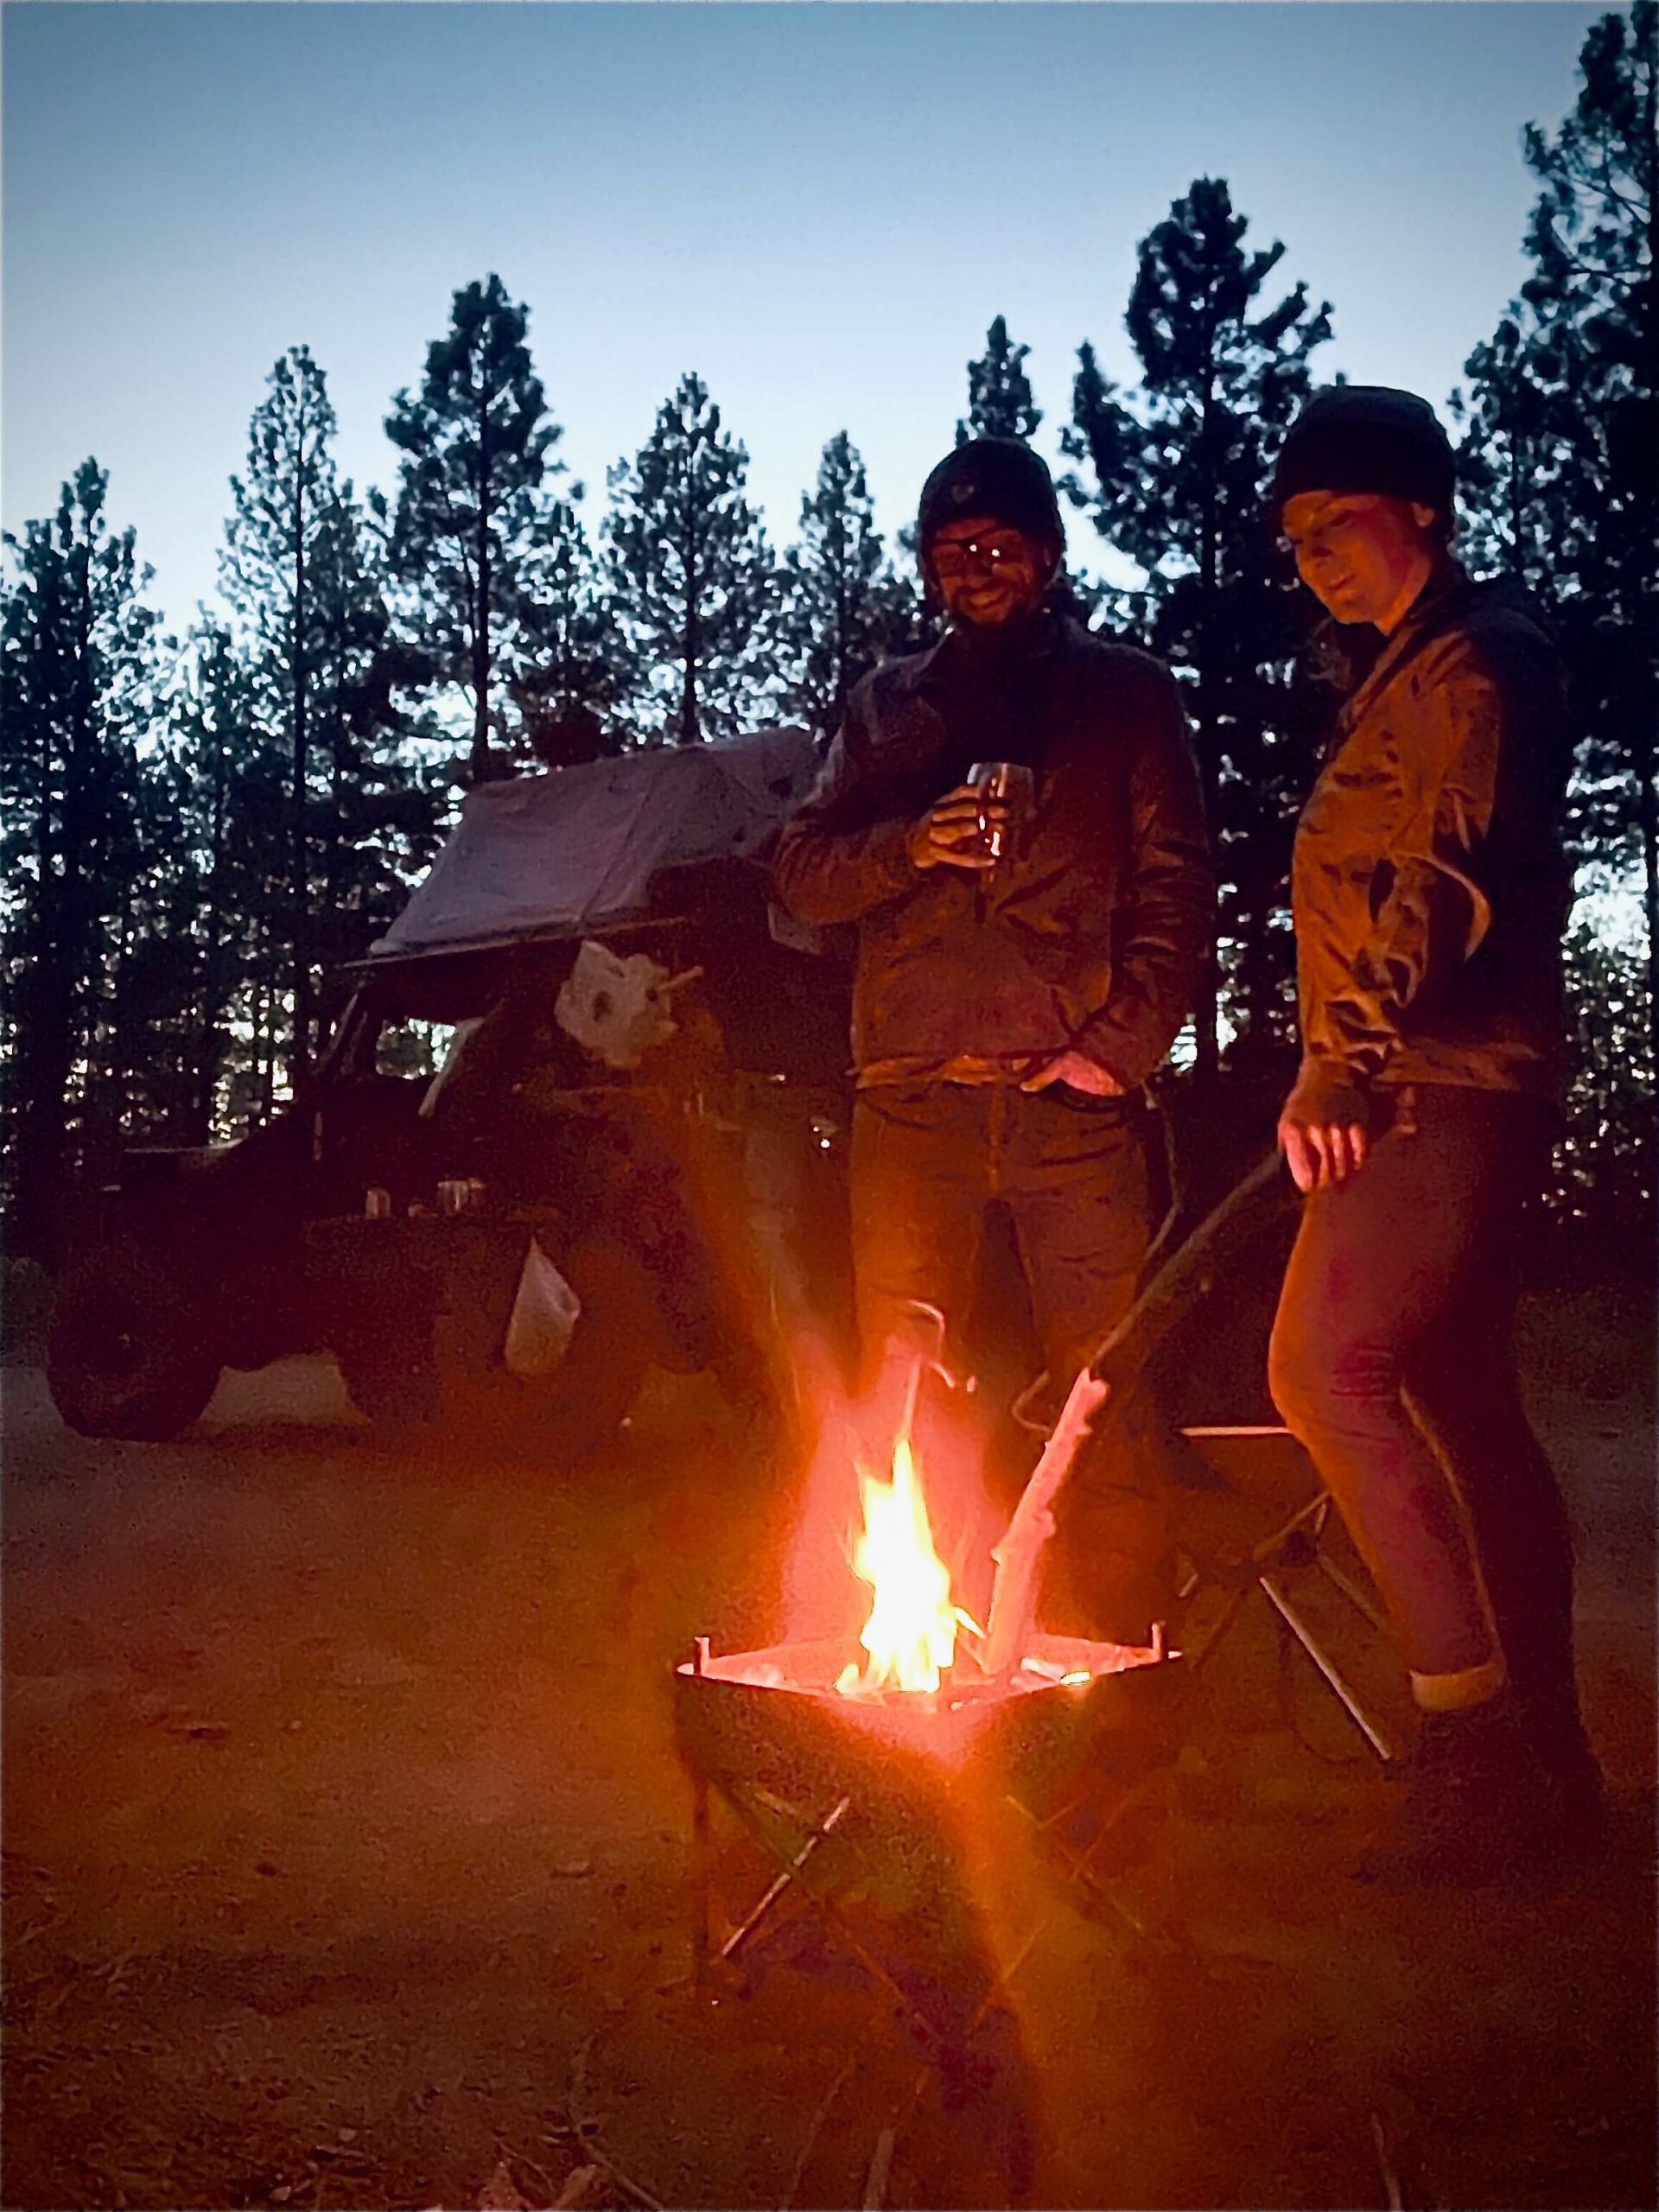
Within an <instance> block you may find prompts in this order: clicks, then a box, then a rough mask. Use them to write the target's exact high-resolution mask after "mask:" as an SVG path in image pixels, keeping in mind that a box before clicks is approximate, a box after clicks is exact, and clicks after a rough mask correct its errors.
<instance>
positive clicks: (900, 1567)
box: [836, 1436, 985, 1697]
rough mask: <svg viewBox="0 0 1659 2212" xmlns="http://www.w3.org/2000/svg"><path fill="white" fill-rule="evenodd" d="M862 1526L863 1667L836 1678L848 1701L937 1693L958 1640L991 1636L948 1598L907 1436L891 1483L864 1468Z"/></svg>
mask: <svg viewBox="0 0 1659 2212" xmlns="http://www.w3.org/2000/svg"><path fill="white" fill-rule="evenodd" d="M858 1486H859V1495H860V1497H861V1500H862V1503H863V1507H864V1526H863V1528H862V1529H861V1531H860V1533H859V1537H858V1541H857V1543H856V1544H855V1547H854V1549H853V1571H854V1573H855V1574H856V1575H857V1576H858V1577H859V1579H860V1580H861V1581H863V1582H868V1584H869V1586H870V1589H871V1591H872V1592H873V1593H874V1594H873V1596H872V1598H871V1601H870V1615H869V1618H868V1620H867V1621H866V1622H865V1624H864V1626H863V1629H862V1630H861V1633H860V1636H859V1639H858V1640H859V1642H860V1643H861V1644H862V1645H863V1647H864V1649H865V1650H866V1651H867V1652H868V1655H869V1656H868V1658H867V1659H866V1661H865V1662H864V1664H863V1665H862V1667H861V1666H860V1665H859V1664H858V1662H857V1661H856V1660H849V1662H848V1663H847V1665H846V1666H845V1667H844V1668H843V1669H842V1671H841V1673H840V1675H838V1676H837V1677H836V1688H837V1689H838V1690H839V1691H840V1692H841V1693H842V1695H843V1696H845V1697H855V1696H857V1695H858V1694H860V1693H861V1692H868V1691H872V1690H886V1689H889V1688H891V1689H898V1690H937V1689H938V1687H939V1683H940V1681H941V1679H942V1677H943V1676H944V1675H947V1674H948V1673H949V1672H950V1669H951V1666H952V1664H953V1663H954V1662H955V1659H956V1652H957V1631H958V1630H961V1629H966V1630H968V1631H969V1634H970V1635H972V1636H976V1637H981V1638H983V1636H984V1633H985V1631H984V1630H983V1629H982V1628H981V1627H980V1626H979V1624H978V1623H977V1622H976V1621H975V1620H974V1619H973V1618H971V1616H970V1615H969V1614H967V1613H965V1612H963V1609H962V1607H961V1606H960V1605H957V1603H956V1601H955V1599H953V1598H952V1596H951V1594H950V1569H949V1568H948V1567H946V1566H945V1564H944V1560H942V1559H941V1558H940V1557H939V1555H938V1551H937V1550H936V1549H935V1548H934V1543H933V1529H932V1524H931V1522H930V1521H929V1519H928V1513H927V1500H926V1498H925V1497H924V1496H923V1493H922V1484H921V1478H920V1475H919V1474H918V1471H917V1465H916V1454H915V1451H914V1448H913V1446H912V1443H911V1440H910V1438H909V1437H908V1436H900V1437H899V1439H898V1440H897V1442H896V1443H895V1444H894V1446H893V1479H892V1480H891V1482H885V1483H884V1482H883V1481H882V1480H881V1478H880V1476H878V1475H871V1474H868V1473H867V1472H865V1471H862V1470H861V1471H860V1474H859V1485H858Z"/></svg>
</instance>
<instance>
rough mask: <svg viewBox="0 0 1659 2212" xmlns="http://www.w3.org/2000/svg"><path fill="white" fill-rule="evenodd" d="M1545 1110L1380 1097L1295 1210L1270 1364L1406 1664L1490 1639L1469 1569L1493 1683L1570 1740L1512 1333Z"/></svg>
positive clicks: (1449, 1097)
mask: <svg viewBox="0 0 1659 2212" xmlns="http://www.w3.org/2000/svg"><path fill="white" fill-rule="evenodd" d="M1551 1122H1552V1116H1551V1115H1550V1113H1549V1110H1548V1109H1547V1108H1545V1107H1543V1106H1542V1105H1541V1104H1540V1103H1539V1102H1537V1101H1535V1100H1530V1099H1526V1098H1522V1097H1516V1096H1510V1095H1508V1094H1504V1093H1499V1092H1492V1091H1481V1090H1465V1089H1460V1088H1457V1087H1454V1086H1452V1085H1450V1084H1421V1085H1417V1086H1414V1088H1413V1090H1411V1091H1409V1092H1408V1093H1404V1094H1402V1095H1401V1096H1399V1097H1397V1098H1396V1099H1395V1100H1394V1101H1393V1102H1392V1103H1386V1104H1385V1109H1384V1115H1383V1123H1382V1128H1381V1132H1380V1134H1376V1133H1374V1140H1375V1141H1374V1143H1373V1147H1372V1151H1371V1154H1370V1158H1369V1159H1368V1160H1367V1161H1366V1163H1365V1165H1364V1166H1363V1168H1362V1169H1361V1170H1360V1172H1359V1173H1358V1174H1357V1175H1356V1176H1354V1177H1353V1178H1352V1179H1351V1180H1350V1181H1349V1182H1347V1183H1346V1184H1344V1185H1343V1186H1342V1187H1341V1188H1340V1189H1334V1190H1326V1191H1322V1192H1316V1193H1314V1195H1313V1197H1312V1198H1310V1199H1309V1200H1308V1202H1307V1204H1306V1207H1305V1209H1304V1211H1303V1216H1302V1223H1301V1228H1300V1233H1299V1235H1298V1237H1297V1242H1296V1248H1295V1250H1294V1253H1293V1255H1292V1256H1291V1262H1290V1267H1289V1269H1288V1271H1287V1274H1286V1278H1285V1285H1284V1290H1283V1294H1282V1295H1281V1300H1280V1306H1279V1314H1278V1319H1277V1320H1276V1321H1275V1323H1274V1337H1273V1345H1272V1351H1271V1356H1270V1369H1271V1380H1272V1385H1273V1393H1274V1400H1275V1402H1277V1404H1278V1406H1279V1408H1280V1410H1281V1414H1283V1416H1284V1419H1285V1421H1286V1422H1287V1425H1288V1426H1289V1427H1290V1428H1291V1429H1292V1430H1293V1431H1294V1433H1295V1434H1296V1435H1297V1437H1298V1438H1299V1439H1300V1440H1301V1442H1302V1443H1303V1444H1304V1446H1306V1449H1307V1451H1308V1452H1309V1454H1310V1455H1311V1457H1312V1458H1313V1463H1314V1465H1315V1466H1316V1467H1317V1468H1318V1470H1319V1474H1320V1476H1321V1477H1322V1478H1323V1479H1324V1481H1325V1483H1326V1484H1327V1485H1328V1486H1329V1488H1330V1490H1331V1491H1332V1495H1333V1496H1334V1497H1335V1498H1336V1501H1337V1503H1338V1507H1339V1508H1340V1510H1341V1511H1342V1514H1343V1517H1344V1520H1345V1521H1346V1522H1347V1524H1348V1526H1349V1528H1350V1529H1351V1532H1352V1533H1353V1535H1354V1538H1355V1541H1356V1542H1357V1545H1358V1547H1359V1549H1360V1551H1361V1553H1362V1554H1363V1557H1364V1559H1365V1560H1366V1563H1367V1565H1368V1566H1369V1567H1370V1570H1371V1572H1372V1574H1373V1575H1374V1576H1375V1578H1376V1583H1377V1586H1378V1588H1379V1590H1380V1591H1381V1592H1382V1594H1383V1599H1384V1601H1385V1603H1386V1605H1387V1607H1388V1610H1389V1616H1390V1618H1391V1619H1392V1621H1393V1623H1394V1626H1395V1632H1396V1634H1397V1636H1398V1637H1399V1640H1400V1643H1401V1645H1402V1649H1403V1651H1404V1654H1405V1656H1406V1661H1407V1663H1408V1665H1409V1666H1410V1667H1411V1668H1412V1669H1414V1671H1415V1672H1418V1673H1421V1674H1426V1675H1434V1674H1451V1673H1456V1672H1458V1671H1460V1670H1461V1669H1464V1668H1466V1667H1471V1666H1476V1665H1478V1664H1480V1663H1481V1662H1483V1661H1484V1660H1485V1659H1487V1658H1488V1657H1489V1656H1491V1635H1490V1633H1489V1630H1488V1628H1487V1624H1486V1616H1485V1610H1484V1607H1483V1605H1482V1599H1481V1585H1482V1584H1483V1583H1484V1589H1485V1595H1486V1599H1487V1600H1488V1601H1489V1603H1490V1607H1491V1621H1492V1624H1493V1625H1494V1626H1495V1627H1496V1630H1497V1637H1498V1642H1499V1643H1500V1645H1501V1647H1502V1649H1503V1657H1504V1660H1505V1662H1506V1665H1507V1669H1508V1674H1509V1678H1510V1682H1511V1684H1512V1686H1513V1687H1514V1688H1515V1689H1516V1692H1517V1693H1518V1694H1519V1696H1520V1697H1521V1699H1522V1701H1523V1703H1524V1704H1525V1705H1526V1706H1527V1707H1529V1708H1530V1709H1531V1711H1532V1713H1534V1715H1535V1719H1536V1723H1537V1726H1538V1727H1539V1729H1540V1732H1541V1734H1542V1735H1543V1736H1545V1737H1562V1736H1565V1737H1567V1738H1573V1737H1574V1736H1575V1735H1576V1732H1577V1729H1578V1720H1577V1700H1576V1694H1575V1690H1574V1685H1573V1550H1572V1539H1571V1535H1570V1533H1569V1529H1568V1526H1567V1515H1566V1512H1565V1510H1564V1509H1563V1507H1562V1503H1561V1499H1560V1492H1559V1491H1558V1490H1557V1488H1556V1485H1555V1480H1554V1475H1553V1474H1552V1472H1551V1471H1550V1467H1549V1463H1548V1460H1547V1459H1545V1457H1544V1453H1543V1451H1542V1449H1541V1446H1540V1445H1539V1443H1538V1440H1537V1438H1536V1437H1535V1435H1534V1434H1533V1432H1532V1429H1531V1427H1530V1425H1529V1421H1528V1420H1527V1415H1526V1412H1525V1409H1524V1408H1523V1407H1522V1401H1521V1393H1520V1384H1519V1379H1518V1376H1517V1373H1516V1361H1515V1351H1514V1344H1513V1330H1514V1322H1515V1310H1516V1298H1517V1295H1518V1292H1519V1287H1520V1257H1521V1252H1520V1243H1521V1236H1520V1232H1521V1228H1522V1211H1523V1208H1524V1206H1525V1204H1526V1202H1527V1201H1528V1199H1529V1198H1532V1197H1534V1196H1535V1194H1536V1192H1537V1191H1538V1189H1539V1186H1540V1182H1541V1172H1542V1169H1543V1166H1544V1164H1545V1161H1546V1159H1547V1156H1548V1142H1549V1137H1550V1134H1551ZM1448 1474H1449V1476H1450V1480H1449V1481H1448V1479H1447V1477H1448ZM1459 1501H1460V1503H1461V1505H1462V1509H1463V1512H1464V1513H1465V1515H1466V1516H1467V1518H1468V1522H1469V1526H1470V1530H1471V1535H1472V1537H1473V1544H1474V1557H1475V1560H1478V1574H1477V1571H1476V1567H1475V1565H1474V1561H1473V1560H1471V1556H1470V1548H1469V1544H1468V1542H1467V1541H1466V1540H1465V1535H1464V1530H1463V1528H1462V1526H1461V1525H1460V1521H1459V1511H1458V1505H1459ZM1569 1748H1570V1744H1569Z"/></svg>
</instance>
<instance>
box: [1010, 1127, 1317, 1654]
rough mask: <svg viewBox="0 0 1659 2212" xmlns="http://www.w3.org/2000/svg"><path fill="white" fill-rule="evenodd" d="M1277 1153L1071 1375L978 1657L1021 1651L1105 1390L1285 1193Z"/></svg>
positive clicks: (1132, 1377)
mask: <svg viewBox="0 0 1659 2212" xmlns="http://www.w3.org/2000/svg"><path fill="white" fill-rule="evenodd" d="M1294 1198H1295V1193H1294V1191H1293V1190H1292V1188H1291V1185H1290V1181H1289V1178H1288V1177H1287V1175H1286V1174H1285V1172H1284V1167H1283V1163H1282V1162H1281V1160H1280V1158H1279V1156H1278V1154H1276V1153H1270V1154H1268V1156H1267V1158H1266V1159H1264V1160H1258V1162H1257V1163H1256V1165H1255V1167H1254V1168H1252V1169H1251V1171H1250V1173H1249V1174H1248V1175H1247V1176H1245V1178H1244V1179H1243V1181H1242V1182H1241V1183H1239V1184H1238V1185H1236V1187H1235V1188H1234V1189H1233V1190H1232V1191H1231V1192H1230V1193H1229V1194H1228V1196H1227V1197H1226V1198H1224V1200H1223V1201H1222V1203H1221V1204H1220V1205H1218V1206H1217V1207H1216V1209H1215V1210H1214V1211H1213V1212H1212V1213H1211V1214H1209V1215H1207V1216H1206V1217H1205V1219H1204V1220H1203V1221H1201V1222H1200V1223H1199V1224H1198V1226H1197V1227H1196V1228H1195V1229H1194V1230H1192V1234H1191V1235H1190V1236H1188V1237H1186V1239H1185V1242H1184V1243H1181V1244H1180V1245H1179V1246H1178V1247H1177V1248H1176V1249H1175V1250H1174V1251H1173V1253H1172V1254H1171V1255H1169V1257H1168V1258H1166V1260H1165V1261H1164V1262H1163V1264H1162V1266H1161V1267H1160V1268H1159V1269H1158V1271H1157V1273H1156V1274H1154V1276H1153V1278H1152V1280H1151V1281H1150V1282H1148V1283H1147V1285H1146V1287H1144V1288H1143V1289H1142V1291H1141V1294H1140V1296H1139V1297H1138V1298H1137V1299H1136V1300H1135V1304H1134V1305H1133V1306H1131V1307H1130V1308H1129V1311H1128V1313H1126V1314H1125V1315H1124V1316H1123V1319H1122V1320H1121V1321H1120V1322H1119V1323H1118V1325H1117V1326H1116V1328H1115V1329H1114V1330H1113V1331H1112V1332H1111V1333H1110V1335H1109V1336H1108V1337H1107V1338H1105V1339H1104V1341H1103V1343H1102V1344H1099V1345H1098V1346H1097V1347H1096V1350H1095V1351H1094V1353H1093V1355H1092V1357H1090V1360H1089V1363H1088V1364H1087V1365H1086V1366H1085V1367H1084V1368H1083V1369H1082V1370H1081V1371H1080V1372H1079V1374H1078V1376H1077V1380H1076V1382H1075V1383H1073V1384H1072V1385H1071V1395H1069V1396H1068V1397H1067V1399H1066V1402H1065V1410H1064V1411H1063V1412H1062V1413H1061V1414H1060V1418H1059V1420H1058V1422H1056V1424H1055V1427H1054V1429H1053V1433H1052V1434H1051V1436H1050V1437H1049V1440H1048V1441H1047V1443H1046V1445H1045V1446H1043V1454H1042V1457H1041V1459H1039V1461H1038V1463H1037V1468H1036V1471H1035V1473H1034V1474H1033V1476H1032V1478H1031V1480H1030V1482H1029V1483H1028V1484H1027V1485H1026V1490H1025V1494H1024V1495H1023V1496H1022V1497H1021V1498H1020V1503H1019V1504H1018V1505H1017V1506H1016V1507H1015V1508H1014V1517H1013V1519H1012V1520H1011V1521H1010V1522H1009V1523H1008V1529H1007V1535H1005V1536H1004V1537H1003V1539H1002V1541H1001V1543H1000V1544H999V1545H997V1547H996V1548H995V1551H994V1552H993V1553H992V1554H991V1556H992V1557H993V1558H994V1559H995V1561H996V1580H995V1583H994V1584H993V1586H992V1596H991V1618H990V1623H989V1625H988V1630H987V1631H986V1637H985V1649H984V1653H983V1656H982V1664H983V1666H984V1669H985V1671H986V1673H987V1674H988V1675H1005V1674H1007V1673H1009V1672H1011V1671H1012V1669H1014V1667H1016V1666H1017V1665H1018V1664H1019V1662H1020V1660H1021V1659H1022V1658H1023V1657H1024V1656H1025V1651H1024V1646H1025V1643H1026V1641H1027V1637H1029V1636H1030V1634H1031V1630H1032V1628H1033V1611H1034V1605H1035V1594H1036V1585H1037V1567H1038V1562H1039V1560H1040V1559H1041V1557H1042V1553H1043V1548H1044V1547H1045V1546H1046V1543H1047V1542H1048V1540H1049V1538H1050V1537H1051V1536H1052V1535H1053V1533H1054V1515H1053V1510H1052V1509H1053V1503H1054V1499H1055V1497H1056V1496H1057V1495H1058V1491H1059V1490H1060V1487H1061V1485H1062V1484H1064V1483H1065V1480H1066V1478H1067V1477H1068V1476H1069V1475H1070V1474H1071V1469H1072V1467H1073V1466H1074V1465H1075V1464H1076V1462H1077V1456H1078V1453H1079V1452H1080V1451H1081V1450H1082V1447H1083V1444H1084V1440H1085V1438H1086V1437H1087V1436H1088V1434H1089V1432H1090V1426H1091V1424H1092V1423H1093V1421H1094V1419H1095V1416H1096V1414H1098V1412H1099V1411H1100V1408H1101V1407H1102V1406H1103V1404H1104V1403H1105V1402H1106V1400H1107V1398H1108V1396H1111V1397H1112V1398H1113V1399H1114V1401H1115V1402H1114V1405H1113V1414H1114V1415H1115V1416H1116V1417H1121V1416H1122V1414H1123V1412H1124V1409H1125V1408H1126V1407H1127V1406H1128V1402H1129V1400H1130V1398H1131V1397H1132V1396H1133V1395H1135V1390H1136V1389H1137V1387H1138V1386H1139V1383H1140V1381H1141V1375H1142V1372H1143V1371H1144V1370H1145V1368H1146V1365H1147V1361H1148V1360H1149V1358H1150V1357H1151V1356H1152V1353H1153V1351H1154V1350H1155V1349H1156V1347H1157V1345H1158V1344H1160V1342H1161V1341H1162V1339H1163V1338H1164V1337H1165V1336H1166V1334H1167V1333H1168V1332H1169V1331H1170V1329H1172V1328H1173V1326H1174V1325H1176V1323H1177V1322H1178V1321H1179V1320H1180V1319H1183V1318H1184V1317H1185V1315H1186V1314H1188V1313H1191V1312H1192V1311H1193V1310H1194V1308H1195V1307H1196V1306H1198V1304H1199V1302H1200V1301H1201V1300H1203V1299H1204V1298H1205V1296H1207V1294H1209V1292H1210V1290H1211V1288H1212V1287H1214V1284H1215V1282H1216V1281H1217V1278H1218V1276H1219V1275H1220V1274H1222V1272H1223V1271H1224V1269H1225V1268H1229V1267H1230V1266H1231V1265H1232V1264H1233V1263H1234V1262H1235V1261H1236V1259H1237V1258H1238V1257H1239V1256H1240V1255H1242V1253H1243V1251H1245V1250H1247V1249H1249V1245H1250V1244H1251V1243H1254V1242H1255V1239H1256V1238H1257V1237H1258V1236H1261V1235H1262V1232H1263V1230H1265V1229H1268V1228H1269V1227H1271V1226H1272V1225H1273V1224H1274V1222H1275V1221H1276V1220H1277V1219H1278V1218H1279V1217H1281V1215H1282V1214H1283V1213H1284V1212H1285V1211H1287V1209H1288V1207H1289V1206H1290V1205H1293V1204H1294Z"/></svg>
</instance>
